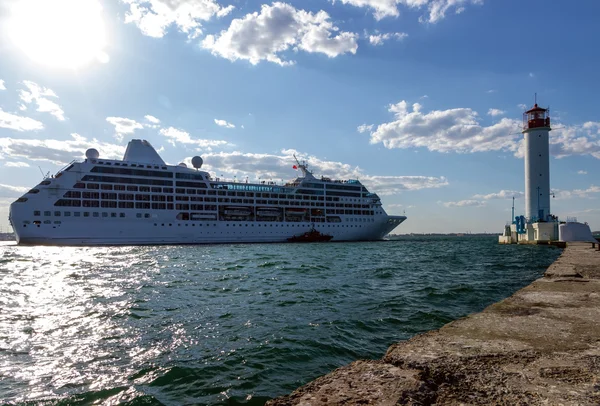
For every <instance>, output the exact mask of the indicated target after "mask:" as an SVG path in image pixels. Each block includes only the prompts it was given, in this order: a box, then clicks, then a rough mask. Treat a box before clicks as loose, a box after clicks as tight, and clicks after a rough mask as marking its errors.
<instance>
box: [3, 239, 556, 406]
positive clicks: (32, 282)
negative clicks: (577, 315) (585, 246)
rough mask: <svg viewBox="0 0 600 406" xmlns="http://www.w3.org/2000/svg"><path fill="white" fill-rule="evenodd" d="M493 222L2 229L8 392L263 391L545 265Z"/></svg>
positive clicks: (374, 354)
mask: <svg viewBox="0 0 600 406" xmlns="http://www.w3.org/2000/svg"><path fill="white" fill-rule="evenodd" d="M559 254H560V250H558V249H555V248H551V247H541V246H504V245H498V244H497V241H496V238H491V237H470V236H465V237H419V238H417V237H405V238H401V239H399V240H393V241H384V242H368V243H313V244H247V245H199V246H148V247H95V248H64V247H62V248H59V247H19V246H16V245H14V243H3V244H2V245H0V403H3V402H10V403H22V402H26V403H28V404H44V405H48V404H60V405H70V404H90V403H98V404H102V403H113V404H115V403H120V404H129V405H136V404H140V405H141V404H143V405H154V404H155V405H159V404H164V405H180V404H186V405H188V404H224V405H225V404H227V405H231V404H254V405H258V404H263V403H264V402H265V401H266V400H268V399H270V398H273V397H276V396H279V395H283V394H286V393H289V392H291V391H292V390H294V389H295V388H297V387H298V386H300V385H303V384H305V383H307V382H309V381H310V380H313V379H315V378H316V377H318V376H320V375H323V374H325V373H327V372H329V371H331V370H333V369H335V368H337V367H340V366H343V365H346V364H348V363H350V362H352V361H354V360H357V359H377V358H381V357H382V356H383V354H384V353H385V351H386V349H387V348H388V347H389V346H390V345H391V344H393V343H394V342H397V341H400V340H405V339H408V338H410V337H412V336H414V335H415V334H417V333H420V332H424V331H427V330H431V329H436V328H439V327H441V326H442V325H443V324H445V323H447V322H449V321H452V320H455V319H457V318H459V317H462V316H464V315H467V314H469V313H472V312H476V311H480V310H482V309H483V308H484V307H486V306H488V305H489V304H491V303H493V302H495V301H498V300H500V299H503V298H505V297H507V296H509V295H511V294H512V293H514V292H515V291H516V290H517V289H519V288H521V287H523V286H525V285H527V284H529V283H530V282H531V281H533V280H534V279H536V278H538V277H540V276H541V275H542V273H543V271H544V270H545V269H546V268H547V267H548V266H549V265H550V264H551V263H552V262H553V261H554V260H555V259H556V258H557V257H558V255H559Z"/></svg>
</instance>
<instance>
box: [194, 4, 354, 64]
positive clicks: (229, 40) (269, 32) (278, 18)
mask: <svg viewBox="0 0 600 406" xmlns="http://www.w3.org/2000/svg"><path fill="white" fill-rule="evenodd" d="M332 35H333V36H332ZM357 37H358V36H357V35H356V34H354V33H350V32H345V31H344V32H340V31H339V29H338V28H337V27H335V26H334V25H333V24H332V23H331V21H330V17H329V14H327V13H326V12H325V11H322V10H321V11H319V12H317V13H311V12H309V11H304V10H298V9H296V8H294V7H293V6H291V5H289V4H286V3H281V2H275V3H273V4H272V5H266V4H263V5H262V6H261V10H260V13H258V12H254V13H251V14H247V15H246V16H244V17H243V18H236V19H234V20H233V21H232V22H231V25H230V26H229V28H228V29H227V30H223V31H221V33H220V34H219V35H217V36H214V35H208V36H206V38H205V39H204V40H203V41H202V46H203V47H204V48H206V49H209V50H210V51H211V53H212V54H213V55H218V56H221V57H223V58H226V59H229V60H230V61H236V60H238V59H243V60H247V61H249V62H250V63H251V64H253V65H256V64H258V63H259V62H260V61H263V60H266V61H269V62H273V63H276V64H279V65H281V66H285V65H291V64H294V61H292V60H285V59H282V58H283V57H282V55H281V54H282V53H283V52H286V51H289V50H293V51H298V50H302V51H306V52H311V53H314V52H316V53H322V54H325V55H327V56H328V57H330V58H333V57H336V56H339V55H342V54H344V53H347V52H350V53H353V54H354V53H356V50H357V48H358V45H357V43H356V39H357Z"/></svg>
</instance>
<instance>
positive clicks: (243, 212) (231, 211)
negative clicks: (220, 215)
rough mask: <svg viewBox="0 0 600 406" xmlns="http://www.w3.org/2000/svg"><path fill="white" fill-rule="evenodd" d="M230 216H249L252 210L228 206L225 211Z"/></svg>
mask: <svg viewBox="0 0 600 406" xmlns="http://www.w3.org/2000/svg"><path fill="white" fill-rule="evenodd" d="M223 212H224V214H226V215H228V216H249V215H250V214H252V210H251V209H250V208H249V207H237V206H227V207H225V210H224V211H223Z"/></svg>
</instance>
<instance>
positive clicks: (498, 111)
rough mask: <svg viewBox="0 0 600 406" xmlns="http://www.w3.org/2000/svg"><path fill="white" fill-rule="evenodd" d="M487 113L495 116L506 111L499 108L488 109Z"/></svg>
mask: <svg viewBox="0 0 600 406" xmlns="http://www.w3.org/2000/svg"><path fill="white" fill-rule="evenodd" d="M487 113H488V115H489V116H492V117H496V116H503V115H504V114H506V111H504V110H500V109H489V110H488V112H487Z"/></svg>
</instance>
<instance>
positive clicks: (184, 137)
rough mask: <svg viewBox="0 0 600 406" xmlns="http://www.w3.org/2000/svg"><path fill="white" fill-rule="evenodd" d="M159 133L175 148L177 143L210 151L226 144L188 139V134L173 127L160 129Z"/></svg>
mask: <svg viewBox="0 0 600 406" xmlns="http://www.w3.org/2000/svg"><path fill="white" fill-rule="evenodd" d="M159 132H160V134H161V135H164V136H165V137H167V139H168V142H169V144H171V145H173V146H176V145H177V143H178V142H179V143H181V144H192V145H195V146H197V147H198V148H202V149H205V150H207V151H211V150H212V148H213V147H221V146H225V145H227V144H228V143H227V141H223V140H206V139H193V138H192V137H190V133H188V132H187V131H183V130H180V129H178V128H175V127H169V128H161V130H160V131H159Z"/></svg>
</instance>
